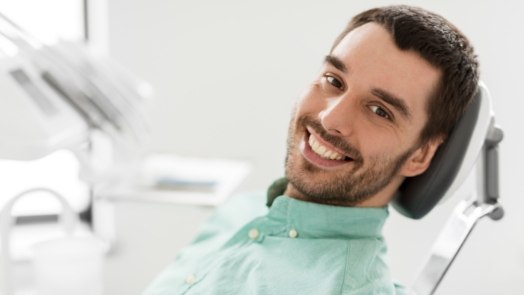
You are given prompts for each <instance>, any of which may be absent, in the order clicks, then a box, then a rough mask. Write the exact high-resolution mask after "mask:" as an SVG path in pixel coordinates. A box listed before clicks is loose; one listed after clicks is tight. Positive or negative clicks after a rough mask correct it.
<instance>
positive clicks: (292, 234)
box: [288, 228, 298, 239]
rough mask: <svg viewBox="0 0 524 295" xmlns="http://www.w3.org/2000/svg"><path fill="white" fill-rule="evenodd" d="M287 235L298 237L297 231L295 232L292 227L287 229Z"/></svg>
mask: <svg viewBox="0 0 524 295" xmlns="http://www.w3.org/2000/svg"><path fill="white" fill-rule="evenodd" d="M288 235H289V237H290V238H292V239H294V238H296V237H298V232H297V230H296V229H294V228H292V229H290V230H289V232H288Z"/></svg>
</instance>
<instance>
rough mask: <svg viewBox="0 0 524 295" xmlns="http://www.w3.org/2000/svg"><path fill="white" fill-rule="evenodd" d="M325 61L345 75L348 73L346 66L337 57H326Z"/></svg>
mask: <svg viewBox="0 0 524 295" xmlns="http://www.w3.org/2000/svg"><path fill="white" fill-rule="evenodd" d="M324 61H325V62H326V63H328V64H330V65H332V66H334V67H335V68H337V69H338V70H340V71H341V72H344V73H347V71H348V69H347V68H346V65H345V64H344V63H343V62H342V61H341V60H340V59H339V58H338V57H336V56H334V55H331V54H330V55H326V58H324Z"/></svg>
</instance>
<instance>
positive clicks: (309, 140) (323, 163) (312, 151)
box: [301, 127, 354, 168]
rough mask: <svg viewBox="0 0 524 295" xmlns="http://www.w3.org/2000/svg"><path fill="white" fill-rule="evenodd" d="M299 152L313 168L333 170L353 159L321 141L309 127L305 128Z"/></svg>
mask: <svg viewBox="0 0 524 295" xmlns="http://www.w3.org/2000/svg"><path fill="white" fill-rule="evenodd" d="M301 150H302V154H303V156H304V158H306V160H308V161H309V162H311V163H312V164H314V165H315V166H319V167H323V168H335V167H338V166H340V165H343V164H347V163H350V162H353V161H354V159H353V158H351V157H350V156H348V155H347V154H346V153H344V152H343V151H342V150H340V149H338V148H336V147H335V146H334V145H332V144H330V143H328V142H327V141H326V140H324V139H322V138H321V137H320V136H319V135H318V134H317V133H316V132H315V131H314V130H313V129H312V128H310V127H306V134H305V138H304V141H303V144H302V148H301Z"/></svg>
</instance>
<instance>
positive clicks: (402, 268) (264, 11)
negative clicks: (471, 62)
mask: <svg viewBox="0 0 524 295" xmlns="http://www.w3.org/2000/svg"><path fill="white" fill-rule="evenodd" d="M391 3H393V2H392V1H373V3H371V1H347V0H346V1H335V0H331V1H315V2H313V1H307V2H306V1H299V0H292V1H277V0H266V1H256V2H255V1H240V0H223V1H205V0H194V1H169V0H108V5H109V7H108V8H109V10H108V15H109V49H110V53H111V54H112V56H113V57H114V58H116V59H117V60H118V61H120V62H121V63H123V64H124V65H126V66H127V67H128V68H129V69H131V70H132V71H134V72H135V73H136V74H138V75H140V76H141V77H142V78H144V79H146V80H149V81H150V82H151V83H152V84H153V86H154V87H155V89H156V105H155V106H154V107H152V108H151V110H150V114H151V116H152V131H153V136H152V141H151V144H150V150H152V151H169V152H174V153H178V154H182V155H191V156H204V157H227V158H235V159H245V160H248V161H251V162H252V163H253V167H254V171H253V173H252V176H251V177H250V178H249V179H248V180H247V181H246V182H245V184H244V185H243V186H242V189H243V190H251V189H265V188H266V187H267V185H268V184H269V183H270V182H271V181H272V180H273V179H275V178H277V177H279V176H281V175H282V174H283V160H284V153H285V140H286V133H287V124H288V120H289V115H290V113H291V110H292V106H293V103H294V101H295V99H296V97H297V96H298V95H299V94H300V92H301V91H302V90H303V89H305V86H306V84H307V83H308V82H309V81H310V80H311V79H312V78H313V77H314V75H315V74H316V72H317V70H318V69H319V66H320V64H321V61H322V58H323V56H324V55H325V54H326V52H327V50H328V49H329V46H330V45H331V42H332V41H333V39H334V37H335V36H336V35H337V34H338V33H339V31H340V30H341V29H342V28H343V26H344V24H345V23H346V22H347V21H348V20H349V18H350V17H351V16H352V15H354V14H355V13H357V12H360V11H361V10H363V9H365V8H370V7H371V6H376V5H384V4H391ZM405 3H407V4H409V3H412V4H415V5H420V6H423V7H425V8H428V9H430V10H433V11H435V12H438V13H441V14H443V15H444V16H446V17H447V18H448V19H450V20H451V21H452V22H453V23H455V24H456V25H457V26H458V27H459V28H461V29H462V30H463V31H464V33H466V35H468V36H469V37H470V39H471V40H472V42H473V44H474V45H475V47H476V49H477V52H478V54H479V57H480V61H481V63H482V79H483V80H484V81H485V82H486V83H487V85H488V86H489V88H490V90H491V92H492V95H493V98H494V109H495V112H496V115H497V121H498V123H499V124H500V125H501V126H502V127H503V129H504V131H505V135H506V136H505V139H504V141H503V143H502V146H501V159H502V163H501V196H502V201H503V204H504V206H505V209H506V213H507V214H506V217H505V218H504V219H503V220H502V221H500V222H496V223H495V222H492V221H491V220H483V221H482V222H481V223H480V225H479V226H478V228H477V229H476V230H475V232H474V233H473V234H472V236H471V238H470V241H469V242H468V243H467V245H466V246H465V247H464V251H463V253H462V254H461V255H460V256H459V258H458V259H457V261H456V263H455V264H454V266H453V267H452V269H451V271H450V274H449V276H448V277H446V279H445V281H444V282H443V285H442V287H441V289H440V290H439V294H522V293H524V287H523V286H522V283H521V282H520V280H521V279H523V278H524V236H523V231H522V226H524V217H523V216H524V214H523V213H522V212H521V210H523V209H522V208H524V198H521V197H520V194H521V193H520V187H519V182H520V180H521V178H522V176H521V175H522V174H520V166H521V165H522V164H524V161H523V157H522V152H521V151H522V150H524V136H523V135H522V134H523V131H524V128H523V127H522V126H523V125H524V124H522V122H521V119H522V118H523V116H522V111H523V110H524V103H523V97H522V95H523V94H522V93H523V92H522V91H521V90H520V89H519V88H520V87H519V86H520V83H521V81H520V80H521V79H522V78H523V77H524V76H523V75H522V71H521V69H523V68H524V54H523V53H524V25H523V24H522V21H521V13H522V11H524V2H522V1H517V0H514V1H498V2H495V1H453V0H444V1H429V0H426V1H405ZM463 191H465V192H467V189H464V190H463ZM453 204H454V202H453V201H451V202H448V203H447V204H445V205H444V206H441V207H439V208H437V209H436V210H434V211H433V212H432V213H431V214H430V215H429V216H428V217H427V218H425V219H424V220H423V221H411V220H407V219H405V218H403V217H400V216H399V215H398V214H396V212H393V210H392V218H391V220H390V222H389V224H388V226H387V228H386V236H387V238H388V242H389V244H390V255H391V263H392V267H393V270H394V272H395V275H396V277H397V278H398V279H399V280H400V281H401V282H402V283H409V282H410V281H411V280H412V279H413V276H414V274H415V272H416V270H417V267H418V266H419V265H420V264H421V263H422V261H423V260H424V257H425V253H426V251H427V250H428V249H429V247H430V245H431V243H432V241H433V239H434V238H435V235H436V233H437V232H438V230H439V228H441V226H442V223H443V222H444V220H445V219H446V217H447V215H448V214H449V212H450V210H451V206H452V205H453ZM152 251H153V250H152Z"/></svg>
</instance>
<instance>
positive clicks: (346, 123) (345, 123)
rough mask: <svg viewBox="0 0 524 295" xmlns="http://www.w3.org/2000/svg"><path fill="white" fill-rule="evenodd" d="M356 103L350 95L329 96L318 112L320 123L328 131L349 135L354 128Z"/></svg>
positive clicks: (339, 134) (334, 133)
mask: <svg viewBox="0 0 524 295" xmlns="http://www.w3.org/2000/svg"><path fill="white" fill-rule="evenodd" d="M355 109H356V104H355V99H354V98H352V97H351V96H350V95H345V96H339V97H336V98H329V99H327V102H326V107H325V108H324V110H322V111H321V112H320V113H319V119H320V123H321V124H322V126H323V127H324V129H325V130H327V131H328V132H329V133H331V134H333V135H338V136H350V135H351V133H352V132H353V130H354V119H355V115H356V112H355Z"/></svg>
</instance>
